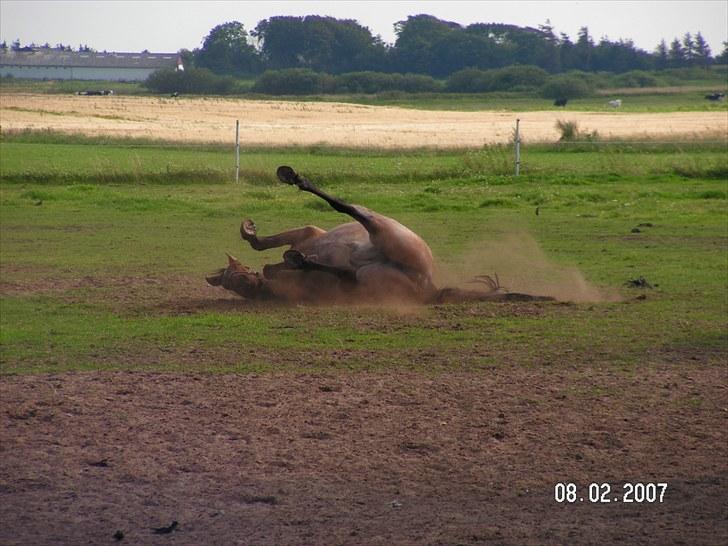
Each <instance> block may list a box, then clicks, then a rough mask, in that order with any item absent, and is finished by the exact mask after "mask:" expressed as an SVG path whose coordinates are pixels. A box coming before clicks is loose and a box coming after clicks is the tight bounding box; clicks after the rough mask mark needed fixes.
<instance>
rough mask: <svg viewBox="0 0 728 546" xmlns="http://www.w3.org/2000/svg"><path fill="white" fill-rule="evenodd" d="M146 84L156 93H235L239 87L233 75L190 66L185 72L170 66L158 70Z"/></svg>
mask: <svg viewBox="0 0 728 546" xmlns="http://www.w3.org/2000/svg"><path fill="white" fill-rule="evenodd" d="M144 86H145V87H146V88H147V89H149V90H150V91H152V92H154V93H191V94H213V95H227V94H230V93H234V92H235V91H236V87H237V85H236V82H235V79H234V78H232V77H231V76H218V75H217V74H214V73H213V72H211V71H210V70H207V69H206V68H190V69H188V70H185V71H184V72H178V71H176V70H173V69H168V68H165V69H162V70H157V71H156V72H153V73H152V74H150V76H149V77H148V78H147V80H146V81H145V82H144Z"/></svg>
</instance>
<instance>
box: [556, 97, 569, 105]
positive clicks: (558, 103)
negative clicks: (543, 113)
mask: <svg viewBox="0 0 728 546" xmlns="http://www.w3.org/2000/svg"><path fill="white" fill-rule="evenodd" d="M567 102H569V99H556V100H555V101H554V106H566V103H567Z"/></svg>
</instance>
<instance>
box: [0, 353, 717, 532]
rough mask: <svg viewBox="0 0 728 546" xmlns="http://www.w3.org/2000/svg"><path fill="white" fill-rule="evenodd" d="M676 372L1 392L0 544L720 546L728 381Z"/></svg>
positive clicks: (115, 376) (169, 382)
mask: <svg viewBox="0 0 728 546" xmlns="http://www.w3.org/2000/svg"><path fill="white" fill-rule="evenodd" d="M685 362H686V361H683V360H680V362H675V363H669V362H667V361H666V362H665V363H664V364H661V365H655V366H652V367H647V366H646V367H644V368H643V369H641V370H640V373H639V374H633V373H626V372H619V371H611V370H607V369H603V368H589V367H576V366H567V365H564V366H562V367H554V368H549V369H543V368H533V367H530V368H529V369H524V368H522V367H517V366H503V367H496V368H492V369H489V370H485V371H481V372H477V373H475V372H474V373H455V374H439V375H433V376H428V375H424V374H415V373H404V372H400V373H363V372H362V373H356V374H343V373H342V374H329V375H320V376H317V375H269V376H254V375H187V374H157V373H142V372H135V373H123V372H119V373H89V374H82V373H75V374H63V375H60V374H59V375H34V376H4V377H2V378H0V400H2V406H1V407H0V521H2V525H0V544H3V545H14V544H18V545H20V544H23V545H27V544H33V545H45V544H107V543H115V540H114V539H116V541H123V543H128V544H161V543H162V541H163V542H164V543H170V544H172V543H174V544H256V545H266V544H271V545H272V544H276V545H279V544H367V545H370V544H563V543H574V544H576V543H578V544H591V543H594V544H596V543H599V544H609V543H640V544H721V543H722V544H725V543H726V540H727V539H728V536H727V534H728V533H727V529H726V501H727V500H728V487H727V486H728V463H726V461H728V444H727V442H726V438H725V423H726V415H727V414H726V376H725V370H724V368H722V367H720V366H710V365H705V366H703V365H697V364H694V363H692V364H689V365H687V364H685ZM628 482H629V483H643V484H651V483H653V484H656V483H667V490H666V492H665V495H664V499H663V501H662V502H657V501H655V502H646V501H644V502H632V503H625V502H622V499H623V498H624V497H623V495H624V493H625V486H624V484H626V483H628ZM558 483H564V484H568V483H574V484H576V485H577V486H578V493H577V495H578V497H577V499H581V498H583V499H584V500H575V501H574V502H571V503H569V502H561V503H560V502H557V501H556V500H555V498H554V495H555V487H556V484H558ZM589 484H599V487H600V488H602V487H603V486H602V485H601V484H608V487H609V488H610V491H611V493H610V495H609V497H610V499H611V502H609V503H601V502H590V501H589V491H590V490H589ZM602 490H603V489H600V491H602ZM613 499H618V500H617V501H614V500H613ZM170 522H172V523H170ZM122 530H123V531H122ZM157 533H163V534H157Z"/></svg>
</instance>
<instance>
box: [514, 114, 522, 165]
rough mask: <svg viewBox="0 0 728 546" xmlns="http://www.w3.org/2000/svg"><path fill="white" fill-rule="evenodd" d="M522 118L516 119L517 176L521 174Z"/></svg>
mask: <svg viewBox="0 0 728 546" xmlns="http://www.w3.org/2000/svg"><path fill="white" fill-rule="evenodd" d="M520 122H521V120H520V119H516V135H515V144H516V176H518V175H519V174H521V133H520V128H519V124H520Z"/></svg>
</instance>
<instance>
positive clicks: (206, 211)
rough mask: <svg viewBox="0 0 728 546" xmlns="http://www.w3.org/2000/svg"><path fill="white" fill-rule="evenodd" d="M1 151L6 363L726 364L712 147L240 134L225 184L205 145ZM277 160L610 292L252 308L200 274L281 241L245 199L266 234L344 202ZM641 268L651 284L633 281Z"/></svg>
mask: <svg viewBox="0 0 728 546" xmlns="http://www.w3.org/2000/svg"><path fill="white" fill-rule="evenodd" d="M0 158H1V160H2V161H1V168H0V175H1V178H2V180H1V181H0V249H1V254H0V274H1V279H0V281H1V285H0V286H2V290H0V297H1V298H2V299H1V300H0V306H1V307H0V311H1V312H0V326H1V330H2V333H1V338H0V344H1V346H0V351H1V352H0V359H1V366H2V373H5V374H8V373H31V372H40V371H65V370H95V369H114V370H120V369H124V370H126V369H152V370H168V369H172V370H180V371H238V372H256V373H264V372H276V371H292V370H298V371H317V372H327V371H337V370H349V369H356V370H359V369H394V370H397V369H417V370H421V371H426V372H428V373H436V372H441V371H448V370H453V369H458V370H463V369H473V370H475V369H478V368H482V367H488V366H498V365H501V364H504V363H509V364H517V365H522V366H544V365H554V366H572V365H579V364H580V363H589V364H592V365H597V366H599V365H604V366H609V367H617V368H619V369H623V370H624V371H625V373H630V372H631V371H633V370H635V369H638V368H639V367H640V366H648V365H650V363H651V362H653V361H655V360H657V359H663V360H664V359H665V358H669V359H677V360H680V359H682V358H690V356H691V355H694V354H698V355H702V356H705V355H707V357H708V359H709V360H710V361H711V362H716V363H721V362H722V363H724V362H725V357H726V354H727V350H728V343H727V340H726V327H727V326H728V321H727V316H728V314H727V311H728V302H727V301H726V298H727V295H728V264H727V263H726V251H727V250H728V222H727V218H728V216H727V213H728V210H727V207H726V197H727V191H728V187H727V185H728V184H727V182H726V180H727V176H728V156H726V153H725V147H724V146H723V145H715V144H713V145H710V144H702V145H701V143H693V144H690V143H687V144H686V145H685V146H682V147H676V146H674V145H662V144H660V143H659V142H655V143H654V144H652V145H647V146H643V145H633V146H625V145H612V146H609V145H600V146H591V147H590V146H589V145H587V144H583V145H576V146H570V147H568V146H564V147H554V146H551V147H549V146H540V147H531V148H526V149H524V153H523V170H522V172H523V175H522V176H520V177H518V178H516V177H514V176H513V175H512V174H511V163H512V150H510V149H508V148H497V147H496V148H486V149H482V150H471V151H448V152H444V151H443V152H434V151H425V150H420V151H417V150H413V151H407V152H394V151H386V152H381V151H376V150H372V151H351V150H348V151H347V150H327V149H321V148H316V149H290V150H266V149H253V150H245V151H243V153H242V154H241V173H242V175H241V176H242V180H241V183H240V184H237V185H236V184H234V183H232V177H233V170H232V168H231V165H232V160H233V154H232V152H231V150H229V149H225V148H221V147H214V146H210V147H194V146H185V147H180V146H175V145H172V144H166V145H165V144H159V145H152V144H150V143H144V142H131V141H114V140H108V141H104V142H102V143H95V142H94V141H92V140H89V139H80V138H76V139H72V140H69V139H63V138H60V137H57V136H53V135H27V134H26V135H16V136H14V137H8V136H6V137H5V138H4V139H3V140H2V141H0ZM280 164H289V165H291V166H293V167H294V168H296V169H297V170H298V171H300V172H302V173H304V174H306V175H307V176H308V177H309V178H311V179H312V180H314V181H316V182H319V183H320V184H321V186H322V187H324V188H326V190H327V191H329V192H331V193H333V194H335V195H338V196H340V197H342V198H344V199H347V200H349V201H352V202H355V203H359V204H363V205H365V206H368V207H370V208H373V209H376V210H378V211H379V212H382V213H385V214H388V215H391V216H393V217H395V218H397V219H399V220H400V221H402V222H403V223H405V224H407V225H409V226H410V227H412V228H413V229H414V230H415V231H417V232H419V233H420V234H421V235H422V236H423V237H424V238H425V239H426V240H427V241H428V242H429V243H430V245H431V247H432V249H433V251H434V253H435V256H436V258H437V259H438V261H439V263H440V264H441V265H442V268H443V271H444V272H445V274H444V275H445V276H446V277H447V276H448V275H447V274H449V278H454V277H458V278H466V277H467V275H471V274H475V273H491V274H492V273H494V272H495V273H498V274H499V276H500V278H501V281H502V282H503V284H504V285H505V286H507V287H509V288H522V287H525V288H527V289H529V290H530V291H532V292H538V291H539V286H540V285H539V283H540V282H542V283H543V286H544V287H547V288H548V287H551V288H553V287H555V286H558V290H559V291H560V292H559V293H560V294H561V293H563V294H564V296H563V298H562V299H565V300H568V299H569V297H568V294H569V293H574V294H576V293H578V292H579V288H578V286H577V284H578V282H579V278H580V277H579V275H578V274H577V273H575V271H577V270H578V272H580V274H581V275H582V276H583V277H584V278H585V279H586V280H587V281H588V283H589V284H590V285H591V286H593V287H595V288H596V289H597V290H598V291H599V292H600V293H601V294H602V295H604V297H603V298H592V299H593V300H595V301H590V302H586V303H564V302H558V303H538V304H518V305H514V304H501V305H498V304H467V305H447V306H437V307H427V308H422V309H417V310H412V309H409V310H398V309H391V308H390V309H385V310H381V309H374V308H368V307H357V308H350V309H347V308H337V307H314V308H311V307H305V306H288V307H283V306H271V307H263V306H261V305H257V304H256V305H253V304H248V303H246V302H244V301H242V300H239V301H238V300H235V299H234V298H231V297H229V296H228V295H227V294H225V293H224V292H223V291H222V290H217V289H213V288H211V287H207V286H206V284H205V282H204V276H205V274H206V273H207V272H209V271H211V270H213V269H215V268H217V267H220V266H222V265H224V263H225V255H224V252H230V253H232V254H234V255H236V256H237V257H238V258H240V259H241V261H243V262H244V263H246V264H248V265H251V266H254V267H256V268H258V267H260V266H261V265H263V264H264V263H270V262H273V261H278V260H279V257H280V250H278V251H276V250H270V251H266V252H263V253H256V252H254V251H253V250H251V249H250V248H248V247H247V246H246V245H244V244H243V243H242V242H241V241H240V239H239V235H238V227H239V223H240V221H241V220H242V219H243V218H245V217H248V216H249V217H252V218H253V219H254V220H255V221H256V223H257V224H258V226H259V229H260V231H261V232H262V233H272V232H276V231H279V230H283V229H287V228H291V227H296V226H298V225H304V224H309V223H310V224H316V225H319V226H321V227H331V226H334V225H336V224H337V223H340V222H342V221H346V220H347V219H346V218H344V217H342V216H341V215H339V214H337V213H335V212H333V211H330V210H328V208H327V207H326V206H324V204H323V203H321V202H320V201H317V200H316V199H315V198H313V197H312V196H310V195H306V194H301V193H299V192H297V191H295V190H293V189H292V188H290V187H288V186H284V185H281V184H279V183H276V182H275V180H274V172H275V168H276V167H277V166H278V165H280ZM537 207H538V214H536V209H537ZM640 225H641V227H640ZM634 228H637V229H638V230H639V231H637V232H633V229H634ZM529 275H530V276H529ZM539 276H540V277H539ZM641 276H642V277H644V278H645V279H646V280H647V281H648V282H649V283H651V284H652V285H653V286H654V287H653V288H652V289H638V288H630V287H628V286H626V285H625V283H627V281H629V280H632V279H637V278H639V277H641ZM596 300H600V301H596ZM342 355H344V356H342ZM666 355H667V356H666Z"/></svg>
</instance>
